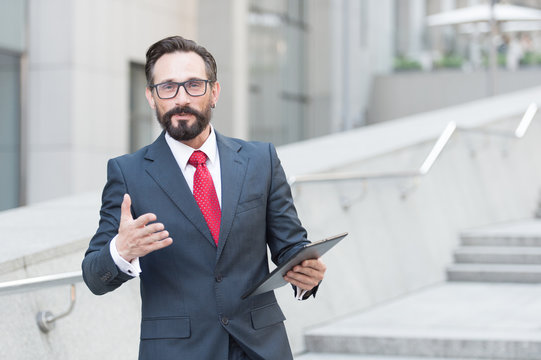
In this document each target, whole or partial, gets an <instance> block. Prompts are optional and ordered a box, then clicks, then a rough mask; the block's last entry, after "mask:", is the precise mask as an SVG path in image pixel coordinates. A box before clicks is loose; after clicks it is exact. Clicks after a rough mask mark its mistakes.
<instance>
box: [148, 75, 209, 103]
mask: <svg viewBox="0 0 541 360" xmlns="http://www.w3.org/2000/svg"><path fill="white" fill-rule="evenodd" d="M192 81H202V82H204V83H205V91H203V93H202V94H201V95H192V94H190V91H189V90H188V89H186V86H185V84H187V83H189V82H192ZM212 82H213V81H212V80H204V79H190V80H186V81H183V82H176V81H164V82H162V83H159V84H155V85H150V86H149V88H150V89H151V90H152V89H155V90H156V95H158V97H159V98H160V99H162V100H168V99H172V98H174V97H176V96H177V95H178V91H179V90H180V87H181V86H182V87H183V88H184V91H186V94H188V95H190V96H192V97H199V96H203V95H205V94H206V93H207V85H208V83H212ZM163 84H175V85H177V91H175V95H173V96H170V97H161V96H160V92H159V91H158V88H157V87H158V86H160V85H163Z"/></svg>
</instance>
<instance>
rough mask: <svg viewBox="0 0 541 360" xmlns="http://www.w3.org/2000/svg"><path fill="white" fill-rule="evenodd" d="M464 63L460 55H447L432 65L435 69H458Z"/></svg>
mask: <svg viewBox="0 0 541 360" xmlns="http://www.w3.org/2000/svg"><path fill="white" fill-rule="evenodd" d="M463 63H464V58H463V57H462V56H460V55H456V54H449V55H445V56H444V57H442V58H441V59H440V60H438V61H436V62H435V63H434V66H435V67H436V68H460V67H462V64H463Z"/></svg>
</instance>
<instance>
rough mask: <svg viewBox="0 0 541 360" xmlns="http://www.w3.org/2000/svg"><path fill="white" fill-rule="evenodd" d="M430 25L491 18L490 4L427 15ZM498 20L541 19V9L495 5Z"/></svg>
mask: <svg viewBox="0 0 541 360" xmlns="http://www.w3.org/2000/svg"><path fill="white" fill-rule="evenodd" d="M426 19H427V25H428V26H443V25H458V24H467V23H475V22H488V21H490V20H491V11H490V4H484V5H475V6H468V7H465V8H459V9H455V10H450V11H444V12H441V13H438V14H434V15H430V16H427V18H426ZM494 20H496V21H541V10H538V9H534V8H528V7H523V6H515V5H508V4H495V5H494Z"/></svg>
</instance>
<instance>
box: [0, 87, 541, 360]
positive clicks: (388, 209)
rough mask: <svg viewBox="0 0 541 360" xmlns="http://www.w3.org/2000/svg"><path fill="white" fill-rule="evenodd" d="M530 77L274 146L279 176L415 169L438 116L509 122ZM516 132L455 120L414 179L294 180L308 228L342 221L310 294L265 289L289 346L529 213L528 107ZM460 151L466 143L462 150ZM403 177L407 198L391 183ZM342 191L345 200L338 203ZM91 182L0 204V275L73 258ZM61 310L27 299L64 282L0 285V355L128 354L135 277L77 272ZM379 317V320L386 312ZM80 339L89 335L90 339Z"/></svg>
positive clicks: (53, 297) (534, 93)
mask: <svg viewBox="0 0 541 360" xmlns="http://www.w3.org/2000/svg"><path fill="white" fill-rule="evenodd" d="M540 98H541V88H535V89H531V90H528V91H523V92H520V93H514V94H512V95H508V96H504V97H497V98H492V99H488V100H482V101H477V102H475V103H471V104H466V105H462V106H459V107H454V108H449V109H446V110H441V111H436V112H432V113H426V114H421V115H417V116H412V117H408V118H404V119H401V120H399V121H390V122H386V123H382V124H378V125H372V126H369V127H365V128H361V129H358V130H354V131H350V132H346V133H342V134H336V135H332V136H327V137H322V138H319V139H314V140H310V141H307V142H303V143H297V144H292V145H288V146H284V147H281V148H279V149H278V150H279V155H280V157H281V159H282V162H283V165H284V168H285V169H286V172H287V174H288V175H289V176H294V175H299V174H307V173H317V172H328V171H360V172H363V173H373V172H397V171H403V170H413V169H417V168H418V167H419V166H420V164H421V163H422V161H423V160H424V158H425V156H426V155H427V153H428V151H429V150H430V148H431V146H432V144H433V141H434V140H435V138H436V137H437V136H438V135H439V133H440V132H441V130H442V129H443V128H444V127H445V125H446V123H447V122H448V121H450V120H456V121H457V122H458V124H459V126H463V127H486V128H491V129H492V128H498V129H510V130H511V129H513V128H514V127H515V126H516V125H517V123H518V121H519V119H520V117H521V116H522V113H523V112H524V110H525V109H526V107H527V106H528V104H529V103H530V102H531V101H537V100H538V99H540ZM539 116H541V115H538V117H537V118H536V119H535V120H534V122H533V123H532V126H531V129H530V131H529V132H528V134H527V135H526V136H525V137H524V138H523V139H521V140H519V141H517V140H509V139H501V138H493V137H489V136H486V135H480V134H472V133H470V134H468V133H465V132H459V133H457V134H456V135H454V136H453V138H452V139H451V141H450V143H449V146H448V147H447V148H446V149H445V150H444V152H443V153H442V155H441V157H440V159H439V161H438V162H437V163H436V164H435V166H434V167H433V169H432V171H431V172H430V173H429V174H428V175H427V176H425V177H423V178H420V179H418V180H417V181H416V182H409V181H400V180H385V181H375V182H366V183H364V184H363V183H361V182H358V181H350V182H346V183H328V184H305V185H299V186H295V188H294V190H295V201H296V204H297V208H298V211H299V215H300V217H301V220H302V221H303V223H304V225H305V226H306V227H307V229H308V230H309V233H310V237H311V239H314V240H316V239H319V238H322V237H326V236H329V235H332V234H335V233H338V232H343V231H348V232H349V233H350V235H349V237H348V238H346V239H345V240H344V241H343V242H342V243H341V244H339V245H338V246H337V247H336V248H335V249H333V250H332V252H330V253H328V254H326V255H325V256H324V261H325V262H326V263H327V265H328V272H327V277H326V280H325V281H324V283H323V284H322V286H321V289H320V292H319V293H318V296H317V299H315V300H313V299H311V300H309V301H306V302H297V301H295V300H293V299H292V297H291V290H290V289H288V288H287V287H286V288H282V289H280V290H278V292H277V295H278V297H279V301H280V303H281V305H282V307H283V309H284V312H285V313H286V316H287V318H288V320H287V322H286V326H287V328H288V331H289V335H290V340H291V343H292V346H293V349H294V351H295V352H300V351H302V350H303V348H304V344H303V339H302V333H303V330H304V329H306V328H308V327H310V326H314V325H316V324H320V323H323V322H325V321H329V320H331V319H334V318H336V317H339V316H343V315H346V314H349V313H352V312H355V311H360V310H363V309H367V308H369V307H371V306H375V305H377V304H380V303H382V302H384V301H387V300H389V299H393V298H396V297H399V296H402V295H404V294H407V293H410V292H413V291H416V290H418V289H420V288H423V287H426V286H430V285H432V284H436V283H439V282H441V281H443V280H444V277H445V272H444V270H445V266H446V265H447V264H449V263H450V262H451V256H452V251H453V249H454V247H455V246H456V245H457V241H458V236H457V235H458V233H459V231H461V230H464V229H467V228H471V227H476V226H480V225H485V224H489V223H495V222H502V221H509V220H514V219H521V218H528V217H531V216H533V214H534V213H535V211H536V207H537V204H538V196H539V191H540V188H541V162H540V161H539V158H538V154H539V153H541V142H539V140H538V139H539V137H540V136H541V120H540V118H539ZM472 153H474V154H475V155H474V156H472ZM411 185H416V186H415V187H414V188H413V189H412V191H411V192H410V193H409V195H408V196H407V197H406V198H404V199H403V198H402V197H401V190H402V189H403V188H404V187H409V186H411ZM343 199H348V200H352V203H351V206H350V207H349V208H347V209H344V208H343V207H342V203H341V201H342V200H343ZM99 201H100V199H99V194H98V193H89V194H85V195H80V196H74V197H71V198H67V199H61V200H57V201H53V202H48V203H43V204H36V205H34V206H31V207H28V208H19V209H16V210H11V211H7V212H4V213H1V214H0V234H1V235H0V241H1V242H2V248H3V249H5V250H4V251H3V252H2V253H0V281H7V280H13V279H19V278H26V277H31V276H37V275H45V274H52V273H58V272H66V271H73V270H77V269H79V266H80V261H81V259H82V257H83V252H84V249H85V248H86V244H87V242H88V239H89V238H90V236H91V235H92V233H93V232H94V230H95V228H96V226H97V218H98V208H99ZM77 291H78V295H77V296H78V299H77V304H76V306H75V310H74V312H73V314H71V315H70V316H68V317H67V318H65V319H63V320H60V321H59V322H58V324H57V328H56V329H54V330H53V331H52V332H51V333H50V334H49V335H44V334H41V333H40V332H39V330H38V328H37V326H36V325H35V323H34V316H35V313H36V312H37V311H38V310H50V311H53V312H55V313H58V312H61V311H62V310H64V309H65V308H66V307H67V305H68V294H69V289H68V287H59V288H53V289H48V290H43V291H39V292H32V293H27V294H22V295H9V296H0V309H1V312H2V315H3V319H2V320H3V321H2V322H0V338H1V339H2V354H3V356H6V357H9V358H16V359H22V360H24V359H35V358H40V359H55V360H62V359H96V358H100V357H101V358H107V359H134V358H135V356H136V355H135V354H136V352H137V343H138V332H139V327H138V326H139V325H138V324H139V316H140V314H139V311H140V310H139V306H140V304H139V301H140V300H139V297H138V288H137V282H136V281H132V282H130V283H129V284H127V285H126V286H123V287H122V288H121V289H119V290H118V291H116V292H114V293H112V294H108V295H106V296H103V297H97V296H93V295H91V294H90V292H89V291H88V290H87V289H86V288H85V287H84V285H82V284H78V286H77ZM390 321H392V319H391V320H390ZM88 339H92V342H91V343H90V342H89V341H88Z"/></svg>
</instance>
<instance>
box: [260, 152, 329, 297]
mask: <svg viewBox="0 0 541 360" xmlns="http://www.w3.org/2000/svg"><path fill="white" fill-rule="evenodd" d="M269 151H270V157H271V165H272V166H271V168H272V173H271V186H270V189H269V200H268V202H267V242H268V245H269V248H270V250H271V255H272V261H273V262H274V263H275V264H280V263H282V262H283V261H285V260H287V259H288V258H289V257H290V256H291V255H292V254H294V253H295V252H296V251H297V250H298V249H299V248H301V247H302V246H304V245H305V244H309V243H310V241H308V239H307V234H306V230H305V229H304V227H303V226H302V224H301V221H300V220H299V217H298V215H297V210H296V209H295V205H294V203H293V196H292V195H291V187H290V186H289V183H288V182H287V178H286V175H285V172H284V169H283V168H282V165H281V163H280V160H279V159H278V155H277V154H276V149H275V148H274V146H273V145H272V144H269ZM318 288H319V285H318V286H316V287H315V288H313V289H312V290H310V291H308V292H307V293H306V294H305V295H304V297H303V300H305V299H308V298H309V297H310V296H312V295H313V296H314V297H315V295H316V293H317V290H318ZM293 289H294V292H296V287H295V286H293Z"/></svg>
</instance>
